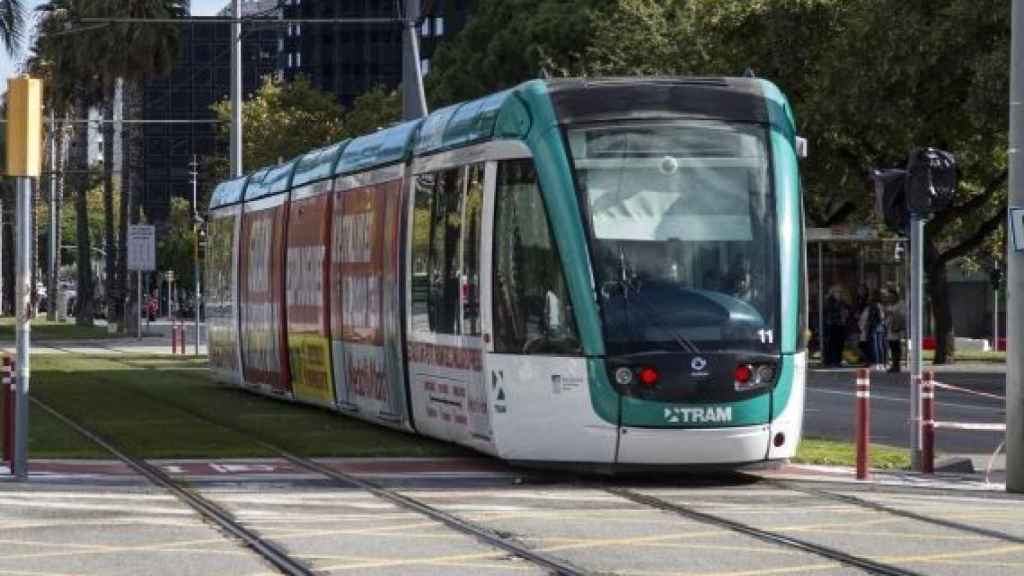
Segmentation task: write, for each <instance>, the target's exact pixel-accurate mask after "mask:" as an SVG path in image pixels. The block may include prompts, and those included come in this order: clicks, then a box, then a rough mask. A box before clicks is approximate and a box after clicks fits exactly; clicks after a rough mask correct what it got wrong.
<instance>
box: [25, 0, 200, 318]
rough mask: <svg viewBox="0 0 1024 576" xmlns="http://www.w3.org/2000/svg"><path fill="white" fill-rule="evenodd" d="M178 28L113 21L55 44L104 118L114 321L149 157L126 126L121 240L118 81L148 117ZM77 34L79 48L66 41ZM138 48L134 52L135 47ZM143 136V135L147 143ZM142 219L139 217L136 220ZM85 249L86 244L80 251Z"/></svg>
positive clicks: (174, 6) (112, 2) (150, 6)
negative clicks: (153, 88) (146, 106)
mask: <svg viewBox="0 0 1024 576" xmlns="http://www.w3.org/2000/svg"><path fill="white" fill-rule="evenodd" d="M38 10H40V11H41V12H43V13H44V14H48V15H52V16H56V15H62V17H65V18H68V19H70V18H69V17H70V16H73V17H75V18H83V17H91V18H140V19H144V18H175V17H183V16H185V15H186V14H187V12H188V3H187V2H183V1H178V0H51V1H50V2H47V3H46V4H44V5H42V6H40V7H39V8H38ZM177 33H178V28H177V26H176V25H174V24H154V23H151V22H144V23H111V24H108V25H106V26H102V27H86V28H83V29H81V30H80V31H76V32H75V33H73V34H67V32H66V31H65V32H64V33H63V34H62V33H56V34H54V33H51V39H52V43H53V44H54V45H55V46H56V48H57V49H58V50H65V51H66V50H70V53H65V54H63V56H64V57H65V58H66V59H68V60H69V64H71V66H69V67H67V68H65V70H69V69H73V70H74V71H75V74H73V75H71V77H73V78H74V80H75V81H76V85H77V86H78V88H79V90H80V91H81V92H82V93H83V94H85V95H87V96H88V98H86V103H88V104H93V103H99V104H101V110H102V116H103V128H102V130H103V160H104V161H103V212H104V234H103V235H104V241H105V244H106V250H105V253H106V254H105V268H106V277H107V282H106V288H107V290H106V302H107V312H108V315H109V317H110V318H112V319H113V318H120V317H121V314H122V312H124V311H125V310H124V308H123V304H124V301H125V299H124V296H125V294H126V292H127V291H126V290H125V287H126V284H127V282H126V281H127V250H126V243H127V232H128V217H129V214H128V213H129V206H130V205H131V206H132V207H133V208H135V210H133V211H134V212H136V213H137V207H138V204H139V203H138V202H134V203H131V204H130V202H129V201H130V199H131V198H133V197H134V198H136V199H139V198H141V190H140V189H139V188H140V184H141V182H140V181H139V178H138V177H137V173H136V172H135V171H134V169H135V168H136V167H137V164H138V161H137V159H139V158H141V154H140V152H139V149H140V148H141V143H139V144H138V145H135V146H132V145H131V143H132V142H133V141H134V140H135V139H136V136H135V135H136V134H138V135H139V136H141V130H140V129H139V128H138V127H136V126H132V127H131V128H129V129H126V130H125V131H124V132H125V140H126V142H127V143H128V144H129V145H128V146H126V147H125V158H124V162H125V168H126V169H125V170H123V171H122V182H121V188H122V194H121V206H120V207H121V214H120V221H119V222H118V228H119V229H120V230H119V231H120V238H119V241H117V239H115V235H114V177H113V175H114V153H113V151H114V126H113V112H114V98H115V93H116V87H117V81H118V79H119V78H120V79H124V83H125V92H124V93H125V112H126V114H125V117H126V118H134V117H138V116H141V114H139V111H141V108H142V106H141V104H140V103H139V100H141V90H140V89H139V87H138V84H139V83H140V82H141V80H142V79H144V78H146V77H148V76H150V75H152V74H158V73H163V72H166V71H167V70H168V69H169V68H170V65H171V64H172V63H173V61H174V58H175V56H177V49H178V48H177ZM66 36H73V38H74V40H73V42H74V44H73V46H72V45H71V43H70V42H68V41H66V40H63V38H64V37H66ZM129 47H130V49H126V48H129ZM139 139H141V138H139ZM136 219H137V218H136ZM80 249H81V247H80ZM133 319H135V321H137V318H135V315H134V314H125V315H124V320H125V321H124V322H122V323H121V326H122V327H123V328H125V329H130V326H128V324H130V323H131V322H132V320H133Z"/></svg>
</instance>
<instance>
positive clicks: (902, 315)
mask: <svg viewBox="0 0 1024 576" xmlns="http://www.w3.org/2000/svg"><path fill="white" fill-rule="evenodd" d="M906 307H907V303H906V301H905V300H904V299H903V295H902V294H900V293H899V291H898V290H895V289H893V290H892V291H891V292H890V302H889V303H888V305H887V306H886V310H885V316H886V319H887V320H888V327H889V356H890V358H891V359H892V362H891V363H890V365H889V372H899V371H900V368H901V364H900V362H901V360H902V356H903V340H904V339H906V337H907V310H906Z"/></svg>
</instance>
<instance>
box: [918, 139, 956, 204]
mask: <svg viewBox="0 0 1024 576" xmlns="http://www.w3.org/2000/svg"><path fill="white" fill-rule="evenodd" d="M955 195H956V158H954V157H953V155H952V154H950V153H949V152H945V151H943V150H938V149H936V148H919V149H917V150H914V151H913V152H911V153H910V158H909V159H908V160H907V193H906V199H907V210H909V211H910V213H911V214H914V215H916V216H920V217H927V216H931V215H932V214H934V213H936V212H941V211H943V210H945V209H946V208H949V207H950V206H951V205H952V204H953V198H954V197H955Z"/></svg>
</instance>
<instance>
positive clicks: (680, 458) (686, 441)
mask: <svg viewBox="0 0 1024 576" xmlns="http://www.w3.org/2000/svg"><path fill="white" fill-rule="evenodd" d="M769 442H771V429H770V427H769V425H768V424H763V425H757V426H739V427H733V428H685V429H683V428H630V427H626V426H623V427H622V428H620V429H619V450H618V458H617V463H619V464H650V465H660V464H677V465H687V464H697V465H699V464H743V463H749V462H758V461H763V460H765V459H766V458H767V457H768V445H769Z"/></svg>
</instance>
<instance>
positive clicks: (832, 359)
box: [822, 285, 847, 366]
mask: <svg viewBox="0 0 1024 576" xmlns="http://www.w3.org/2000/svg"><path fill="white" fill-rule="evenodd" d="M824 312H825V345H824V349H823V351H822V362H823V364H824V365H825V366H842V364H843V345H844V344H845V343H846V322H847V318H846V316H847V311H846V303H845V302H843V298H842V294H841V292H840V290H839V286H837V285H832V287H831V288H829V290H828V299H827V300H825V311H824Z"/></svg>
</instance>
